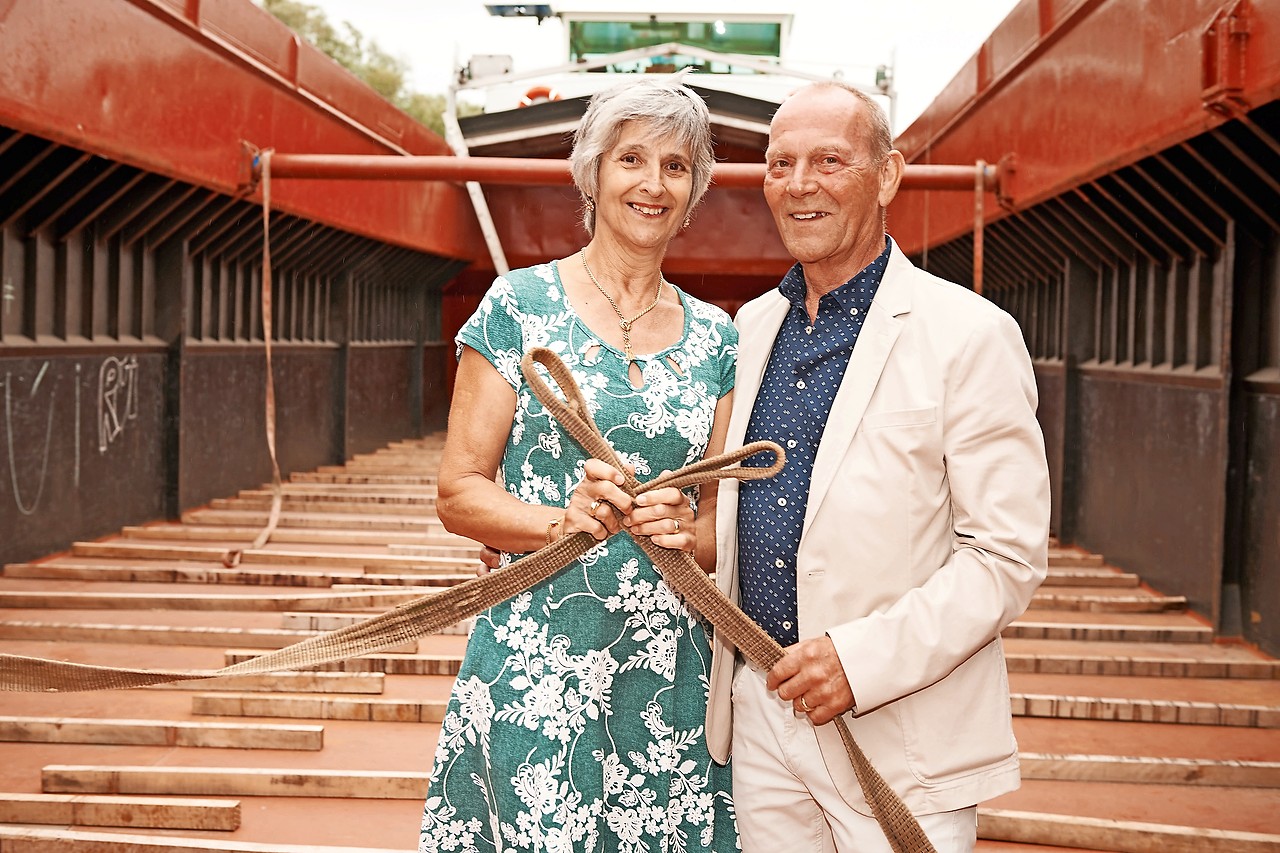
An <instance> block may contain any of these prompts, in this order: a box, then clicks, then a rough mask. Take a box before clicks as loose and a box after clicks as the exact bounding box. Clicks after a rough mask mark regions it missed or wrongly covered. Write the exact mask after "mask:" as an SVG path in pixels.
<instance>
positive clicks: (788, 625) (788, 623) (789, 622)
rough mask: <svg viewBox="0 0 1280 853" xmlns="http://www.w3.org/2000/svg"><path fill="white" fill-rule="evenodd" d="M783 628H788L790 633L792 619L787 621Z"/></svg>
mask: <svg viewBox="0 0 1280 853" xmlns="http://www.w3.org/2000/svg"><path fill="white" fill-rule="evenodd" d="M782 627H783V628H786V629H787V630H788V631H790V630H791V620H790V619H788V620H787V621H785V622H783V623H782Z"/></svg>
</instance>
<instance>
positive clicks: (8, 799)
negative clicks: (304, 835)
mask: <svg viewBox="0 0 1280 853" xmlns="http://www.w3.org/2000/svg"><path fill="white" fill-rule="evenodd" d="M0 823H42V824H59V825H62V826H129V827H138V828H149V829H199V830H218V831H224V832H230V831H233V830H236V829H239V828H240V802H239V801H238V800H196V799H190V798H186V799H180V798H176V797H172V798H170V797H166V798H158V797H98V796H86V795H82V794H8V793H0ZM2 837H3V836H0V838H2Z"/></svg>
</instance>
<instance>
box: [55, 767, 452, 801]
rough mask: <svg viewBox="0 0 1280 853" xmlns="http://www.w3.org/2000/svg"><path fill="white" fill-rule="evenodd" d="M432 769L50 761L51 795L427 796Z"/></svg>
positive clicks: (407, 797) (359, 797) (416, 797)
mask: <svg viewBox="0 0 1280 853" xmlns="http://www.w3.org/2000/svg"><path fill="white" fill-rule="evenodd" d="M430 775H431V774H430V773H427V772H401V771H391V770H384V771H376V770H311V769H306V770H301V769H296V768H283V769H271V768H261V767H165V766H157V767H144V766H124V765H121V766H116V765H89V764H50V765H48V766H46V767H44V768H43V770H42V771H41V784H42V787H43V790H44V791H45V793H64V794H70V793H77V794H178V795H187V796H208V797H353V798H356V799H392V800H422V799H426V794H427V780H428V779H429V778H430Z"/></svg>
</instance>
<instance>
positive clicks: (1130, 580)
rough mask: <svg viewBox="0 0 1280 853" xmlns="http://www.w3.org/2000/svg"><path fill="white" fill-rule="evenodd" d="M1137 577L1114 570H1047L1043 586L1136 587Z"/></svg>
mask: <svg viewBox="0 0 1280 853" xmlns="http://www.w3.org/2000/svg"><path fill="white" fill-rule="evenodd" d="M1139 583H1141V581H1140V579H1139V578H1138V576H1137V575H1135V574H1131V573H1129V572H1120V571H1116V570H1115V569H1056V568H1051V569H1049V574H1048V576H1047V577H1046V578H1045V580H1044V586H1046V587H1055V586H1114V587H1136V586H1138V584H1139Z"/></svg>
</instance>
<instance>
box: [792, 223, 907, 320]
mask: <svg viewBox="0 0 1280 853" xmlns="http://www.w3.org/2000/svg"><path fill="white" fill-rule="evenodd" d="M892 249H893V240H892V239H891V238H890V237H889V235H888V234H886V235H884V251H882V252H881V253H880V254H879V255H877V256H876V259H875V260H874V261H872V262H871V263H869V264H867V265H866V266H865V267H863V268H862V269H861V270H859V271H858V272H857V273H856V274H855V275H854V276H853V278H851V279H849V280H848V281H846V282H845V283H844V284H842V285H840V286H839V287H837V288H836V289H835V290H833V291H831V292H830V293H828V294H826V296H823V297H822V298H823V299H826V298H827V297H828V296H830V297H831V298H833V299H835V300H836V302H837V303H839V305H840V307H841V308H844V309H849V308H854V307H865V304H866V303H867V302H868V301H870V297H869V296H860V295H858V293H857V287H856V286H853V282H855V281H858V280H859V279H861V282H860V284H861V286H863V287H866V288H868V289H869V293H870V294H871V295H872V296H874V295H875V292H876V289H877V288H879V287H880V282H881V280H883V279H884V271H885V268H886V267H888V266H889V254H890V252H891V251H892ZM805 289H806V288H805V281H804V267H803V266H801V265H800V264H798V263H797V264H795V265H794V266H792V267H791V269H789V270H787V274H786V275H785V276H783V277H782V282H781V283H779V285H778V291H779V292H780V293H781V294H782V295H783V297H784V298H786V300H787V301H788V302H790V303H791V305H792V306H793V307H795V308H799V309H801V310H804V307H805V305H804V299H805Z"/></svg>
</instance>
